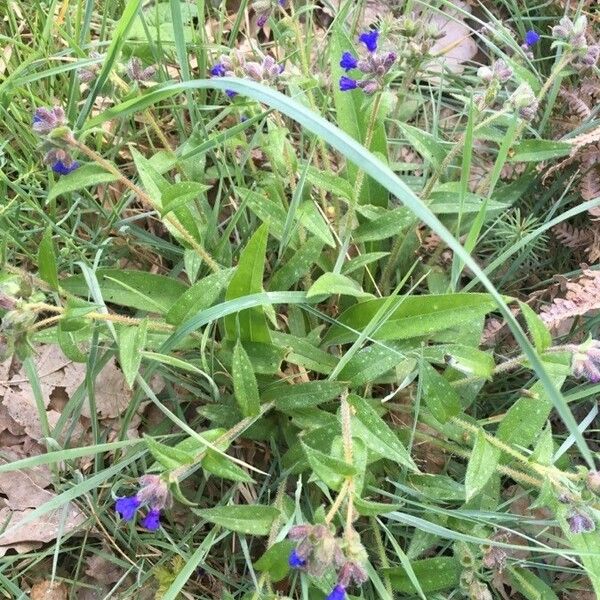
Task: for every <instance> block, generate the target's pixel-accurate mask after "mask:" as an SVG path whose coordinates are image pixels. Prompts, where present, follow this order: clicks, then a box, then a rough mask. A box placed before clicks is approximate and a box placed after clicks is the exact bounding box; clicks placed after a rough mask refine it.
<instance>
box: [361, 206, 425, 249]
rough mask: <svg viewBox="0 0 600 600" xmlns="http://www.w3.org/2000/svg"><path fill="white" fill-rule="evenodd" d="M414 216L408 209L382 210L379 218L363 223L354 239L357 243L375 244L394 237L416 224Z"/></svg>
mask: <svg viewBox="0 0 600 600" xmlns="http://www.w3.org/2000/svg"><path fill="white" fill-rule="evenodd" d="M414 222H415V218H414V216H413V214H412V213H411V212H410V211H409V210H407V209H406V208H402V207H401V208H396V209H394V210H381V211H380V214H379V216H377V217H375V218H373V219H372V220H369V221H365V222H364V223H361V224H360V225H359V226H358V227H357V228H356V229H355V230H354V234H353V238H354V239H355V240H356V241H357V242H374V241H377V240H385V239H387V238H390V237H394V236H395V235H398V234H399V233H401V232H403V231H405V230H406V229H408V228H409V227H410V226H411V225H412V224H414Z"/></svg>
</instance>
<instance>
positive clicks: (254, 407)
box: [232, 340, 260, 417]
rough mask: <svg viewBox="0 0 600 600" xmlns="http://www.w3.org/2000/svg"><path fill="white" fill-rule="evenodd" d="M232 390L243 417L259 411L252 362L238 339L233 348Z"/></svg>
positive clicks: (251, 415)
mask: <svg viewBox="0 0 600 600" xmlns="http://www.w3.org/2000/svg"><path fill="white" fill-rule="evenodd" d="M232 376H233V391H234V393H235V398H236V400H237V402H238V405H239V407H240V410H241V411H242V415H243V416H244V417H255V416H256V415H258V414H259V413H260V399H259V396H258V384H257V383H256V376H255V375H254V369H253V368H252V363H251V362H250V359H249V358H248V354H246V351H245V350H244V347H243V346H242V343H241V342H240V340H238V341H237V342H236V344H235V347H234V349H233V366H232Z"/></svg>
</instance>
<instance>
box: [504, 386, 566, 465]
mask: <svg viewBox="0 0 600 600" xmlns="http://www.w3.org/2000/svg"><path fill="white" fill-rule="evenodd" d="M551 379H552V381H553V383H554V385H556V386H557V388H558V389H560V386H561V385H562V384H563V382H564V380H565V376H564V375H552V376H551ZM551 411H552V401H551V400H550V398H549V395H548V393H547V392H546V390H545V389H544V386H543V384H542V383H541V382H539V381H538V382H537V383H534V384H533V385H532V386H531V388H529V390H528V393H527V395H523V396H521V398H519V399H518V400H517V401H516V402H515V403H514V404H513V405H512V406H511V407H510V408H509V409H508V411H507V412H506V414H505V415H504V418H503V419H502V422H501V423H500V425H499V426H498V430H497V432H496V437H497V438H498V439H499V440H500V441H502V442H504V443H506V444H510V445H513V444H514V445H516V446H520V447H521V448H528V447H529V446H531V445H532V444H533V443H534V441H535V440H536V439H537V437H538V435H539V434H540V432H541V431H542V429H543V427H544V425H546V421H547V420H548V418H549V416H550V412H551ZM505 460H509V458H508V457H506V458H505Z"/></svg>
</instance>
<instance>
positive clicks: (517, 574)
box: [508, 567, 558, 600]
mask: <svg viewBox="0 0 600 600" xmlns="http://www.w3.org/2000/svg"><path fill="white" fill-rule="evenodd" d="M508 576H509V578H510V582H511V586H512V587H513V588H514V589H515V590H517V591H518V592H520V593H521V594H522V595H523V596H525V598H527V600H558V596H557V595H556V594H555V593H554V592H553V591H552V588H550V587H549V586H548V585H547V584H545V583H544V582H543V581H542V580H541V579H540V578H539V577H538V576H537V575H534V574H533V573H532V572H531V571H528V570H527V569H523V568H521V567H508Z"/></svg>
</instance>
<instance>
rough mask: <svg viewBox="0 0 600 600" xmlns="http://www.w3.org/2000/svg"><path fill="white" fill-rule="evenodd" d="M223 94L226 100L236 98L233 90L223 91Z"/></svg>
mask: <svg viewBox="0 0 600 600" xmlns="http://www.w3.org/2000/svg"><path fill="white" fill-rule="evenodd" d="M225 93H226V94H227V97H228V98H235V97H236V96H237V92H234V91H233V90H225Z"/></svg>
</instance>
